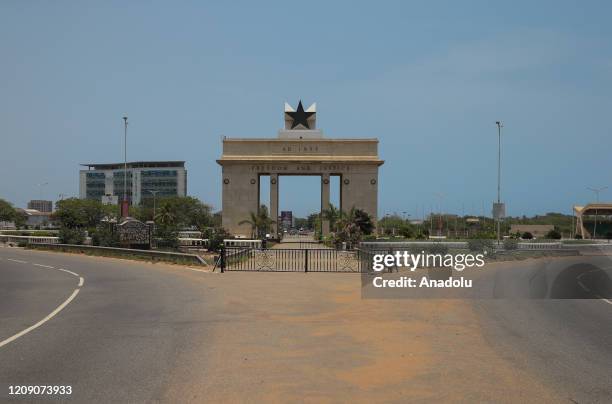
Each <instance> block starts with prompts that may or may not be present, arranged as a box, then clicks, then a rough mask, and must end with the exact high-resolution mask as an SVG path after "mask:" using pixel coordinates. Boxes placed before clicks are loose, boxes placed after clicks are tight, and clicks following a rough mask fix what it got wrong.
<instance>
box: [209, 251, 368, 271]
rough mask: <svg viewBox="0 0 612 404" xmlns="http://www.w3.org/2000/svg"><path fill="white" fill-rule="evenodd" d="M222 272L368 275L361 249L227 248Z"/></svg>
mask: <svg viewBox="0 0 612 404" xmlns="http://www.w3.org/2000/svg"><path fill="white" fill-rule="evenodd" d="M221 254H222V256H221V260H220V263H221V264H220V266H221V271H222V272H224V271H272V272H355V273H360V272H365V271H367V267H365V266H364V265H363V258H362V257H361V255H360V254H362V252H361V251H359V250H352V251H342V250H332V249H323V248H316V249H315V248H309V249H297V248H287V249H280V248H278V249H277V248H273V249H256V248H225V249H224V250H223V251H222V252H221Z"/></svg>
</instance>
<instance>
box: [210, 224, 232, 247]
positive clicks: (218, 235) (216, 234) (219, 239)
mask: <svg viewBox="0 0 612 404" xmlns="http://www.w3.org/2000/svg"><path fill="white" fill-rule="evenodd" d="M231 237H232V236H231V235H230V234H229V233H228V232H227V230H225V229H224V228H223V227H217V228H214V229H211V228H209V229H207V230H206V231H205V232H204V238H207V239H208V250H209V251H214V252H219V251H221V248H223V244H224V243H223V241H224V240H225V239H228V238H231Z"/></svg>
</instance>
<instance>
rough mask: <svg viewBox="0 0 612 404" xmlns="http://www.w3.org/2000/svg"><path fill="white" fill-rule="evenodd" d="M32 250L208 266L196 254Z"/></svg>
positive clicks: (67, 247) (56, 247) (61, 247)
mask: <svg viewBox="0 0 612 404" xmlns="http://www.w3.org/2000/svg"><path fill="white" fill-rule="evenodd" d="M28 247H29V248H32V249H39V250H52V251H61V252H71V253H80V254H88V255H98V256H104V257H121V258H129V259H140V260H146V261H152V262H155V261H163V262H170V263H174V264H188V265H207V263H206V261H205V260H204V258H202V257H200V256H199V255H195V254H183V253H176V252H169V251H155V250H136V249H131V248H115V247H100V246H89V245H76V244H42V243H37V244H30V245H29V246H28Z"/></svg>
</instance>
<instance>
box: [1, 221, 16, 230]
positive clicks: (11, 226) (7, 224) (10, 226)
mask: <svg viewBox="0 0 612 404" xmlns="http://www.w3.org/2000/svg"><path fill="white" fill-rule="evenodd" d="M15 229H16V227H15V222H11V221H8V220H0V230H15Z"/></svg>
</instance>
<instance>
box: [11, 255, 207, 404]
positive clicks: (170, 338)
mask: <svg viewBox="0 0 612 404" xmlns="http://www.w3.org/2000/svg"><path fill="white" fill-rule="evenodd" d="M9 259H13V260H19V261H23V262H17V261H11V260H9ZM34 264H42V265H46V266H52V267H53V269H52V268H46V267H39V266H35V265H34ZM56 268H62V269H67V270H70V271H73V272H75V273H77V274H79V275H80V276H81V277H83V278H84V284H83V286H82V287H81V288H80V292H79V293H78V295H77V296H76V297H75V298H74V300H73V301H71V302H70V303H69V304H68V305H67V306H66V307H65V308H64V309H63V310H62V311H61V312H59V313H58V314H57V315H56V316H55V317H53V318H52V319H51V320H49V321H48V322H46V323H45V324H42V325H41V326H40V327H39V328H37V329H35V330H33V331H31V332H30V333H28V334H26V335H24V336H22V337H20V338H18V339H16V340H14V341H12V342H10V343H8V344H6V345H5V346H2V347H0V384H1V385H0V401H4V400H6V399H8V398H12V399H25V400H26V401H31V400H32V399H36V398H38V399H49V397H40V396H38V397H36V396H26V397H16V396H13V397H9V396H8V392H9V391H8V386H9V385H61V386H66V385H70V386H72V395H71V396H69V397H62V396H53V398H54V399H62V398H66V399H69V400H73V401H75V402H151V401H160V400H162V399H163V398H164V393H165V391H166V390H167V388H168V384H169V383H171V382H172V378H173V374H174V372H175V369H176V368H177V367H178V366H180V365H181V364H180V363H179V361H180V360H181V358H182V357H183V355H191V354H193V352H194V351H196V350H197V349H196V348H197V347H198V345H199V344H201V342H202V341H205V340H206V338H207V332H208V327H207V325H206V324H205V323H204V322H203V321H202V319H205V318H206V313H207V310H208V309H207V307H206V305H205V304H202V303H201V302H203V301H205V300H206V290H205V289H204V288H201V287H198V288H196V287H194V285H193V283H192V282H190V281H189V279H186V278H183V277H179V276H176V274H173V273H172V272H170V271H163V270H157V269H156V268H155V266H153V265H147V264H142V263H132V262H122V261H119V260H95V259H92V258H90V257H80V256H70V255H64V254H53V253H42V252H32V251H23V250H19V249H13V248H0V341H2V340H5V339H6V338H9V337H10V336H12V335H14V334H15V333H17V332H19V331H21V330H23V329H25V328H27V327H29V326H31V325H32V324H34V323H36V322H38V321H39V320H41V319H42V318H44V317H45V316H47V315H48V314H49V313H50V312H51V311H52V310H54V309H55V308H56V307H58V306H59V305H60V304H62V302H64V301H65V300H66V299H67V298H69V297H70V295H71V294H72V293H73V292H74V290H75V289H76V288H77V287H78V282H79V279H78V278H77V277H75V276H74V275H71V274H69V273H66V272H63V271H58V270H56ZM0 343H1V342H0ZM200 362H205V358H202V361H200ZM196 363H197V362H196ZM194 371H204V370H202V368H201V367H200V368H195V369H194Z"/></svg>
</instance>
